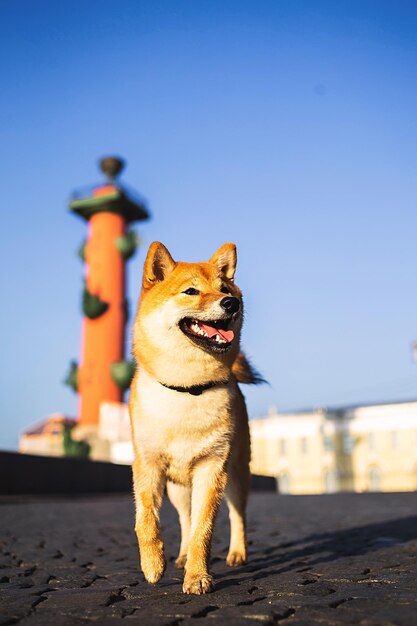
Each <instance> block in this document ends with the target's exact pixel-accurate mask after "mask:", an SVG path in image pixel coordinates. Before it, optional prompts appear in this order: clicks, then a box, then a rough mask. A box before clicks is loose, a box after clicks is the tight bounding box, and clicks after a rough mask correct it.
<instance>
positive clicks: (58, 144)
mask: <svg viewBox="0 0 417 626" xmlns="http://www.w3.org/2000/svg"><path fill="white" fill-rule="evenodd" d="M416 32H417V4H416V3H415V1H410V2H405V1H401V0H400V1H396V2H394V1H393V0H392V1H390V2H384V1H383V0H375V1H367V0H360V1H354V0H349V1H340V2H334V0H328V1H324V0H316V1H314V0H282V1H278V0H274V1H263V0H258V1H257V2H255V1H252V2H245V1H244V0H240V1H239V2H237V1H236V2H234V1H227V0H226V1H223V0H210V1H198V2H196V1H193V0H190V1H188V2H183V1H175V0H170V1H167V2H160V1H158V0H152V1H140V2H137V1H136V0H123V1H116V0H111V1H109V0H100V1H95V0H89V1H88V2H79V1H77V0H74V1H71V2H52V1H51V0H49V1H43V2H42V1H41V0H39V1H37V2H33V1H28V0H26V1H25V0H22V1H20V2H14V3H13V2H5V1H0V48H1V49H0V59H1V61H0V63H1V98H0V120H1V122H0V126H1V136H0V151H1V153H2V159H1V170H2V171H1V174H2V176H1V179H2V193H1V215H2V231H1V232H2V242H1V247H0V249H1V272H2V283H1V284H2V294H3V297H2V306H1V307H0V327H1V330H2V338H1V357H2V374H1V385H2V388H1V422H0V448H13V447H14V446H16V444H17V437H18V432H19V431H21V430H22V429H23V428H24V427H25V426H26V425H28V424H30V423H32V422H34V421H36V420H38V419H40V418H42V417H44V416H46V415H47V414H49V413H51V412H54V411H64V412H66V413H67V414H69V415H75V414H76V407H77V402H76V397H75V396H74V395H73V394H72V392H71V391H70V390H69V389H68V388H66V387H65V386H63V385H62V383H61V381H62V379H63V378H64V376H65V373H66V371H67V367H68V363H69V361H70V359H71V358H78V356H79V350H80V331H81V314H80V306H79V304H80V293H81V280H82V265H81V263H80V262H79V261H78V260H77V258H76V256H75V250H76V249H77V247H78V245H79V243H80V242H81V240H82V239H83V237H84V236H85V233H86V227H85V224H84V223H83V222H82V221H81V220H78V219H77V218H75V217H74V216H72V215H70V214H69V213H68V212H67V209H66V203H67V199H68V197H69V194H70V192H71V190H72V189H73V188H75V187H77V186H80V185H83V184H88V183H92V182H96V181H98V180H100V175H99V174H98V171H97V169H96V165H95V163H96V160H97V158H98V157H99V156H102V155H105V154H112V153H115V154H120V155H122V156H123V157H125V158H126V159H127V160H128V162H129V165H128V168H127V169H126V172H125V176H124V180H125V181H126V182H127V183H129V184H130V185H132V186H134V187H135V188H136V189H138V191H140V192H141V193H142V194H143V195H144V196H145V197H146V198H147V199H148V201H149V206H150V209H151V211H152V214H153V219H152V221H151V222H148V223H146V224H142V225H141V226H140V229H139V230H140V232H141V235H142V237H143V240H144V247H143V249H142V250H141V251H140V253H139V254H138V255H137V256H136V257H135V258H134V260H133V261H131V262H130V265H129V295H130V297H131V299H132V300H134V301H135V300H136V299H137V295H138V292H139V283H140V276H141V267H142V263H143V260H144V254H145V247H146V246H147V245H148V244H149V243H150V242H151V241H153V240H154V239H158V240H160V241H163V242H164V243H165V244H166V245H167V246H168V247H169V248H170V250H171V252H172V254H173V255H174V257H176V258H178V259H182V260H188V261H191V260H203V259H206V258H208V257H209V256H210V255H211V254H212V252H213V251H214V250H215V249H216V248H217V247H218V246H219V245H220V244H222V243H223V242H225V241H229V240H231V241H235V242H236V243H237V246H238V253H239V265H238V274H237V282H238V284H239V285H240V286H241V287H242V289H243V291H244V293H245V295H246V323H245V329H244V335H243V345H244V347H245V349H246V351H247V353H248V354H249V355H250V356H251V357H252V359H253V361H254V363H255V364H256V365H257V366H258V368H259V369H260V370H261V371H262V373H263V374H264V375H265V377H266V378H267V379H268V380H269V381H270V383H271V386H270V387H266V386H265V387H262V388H257V389H248V390H247V393H246V395H247V398H248V403H249V408H250V412H251V415H252V416H256V415H261V414H263V413H264V412H265V411H266V410H267V409H268V406H270V405H272V404H273V405H276V406H277V407H278V408H279V409H281V410H289V409H296V408H300V407H314V406H326V405H327V406H328V405H338V404H344V403H355V402H365V401H388V400H391V399H404V398H416V397H417V365H415V364H413V362H412V360H411V354H410V343H411V342H412V341H413V340H414V339H417V280H416V263H417V243H416V241H417V210H416V202H417V189H416V182H417V121H416V120H417V117H416V111H417V39H416ZM132 308H133V306H132Z"/></svg>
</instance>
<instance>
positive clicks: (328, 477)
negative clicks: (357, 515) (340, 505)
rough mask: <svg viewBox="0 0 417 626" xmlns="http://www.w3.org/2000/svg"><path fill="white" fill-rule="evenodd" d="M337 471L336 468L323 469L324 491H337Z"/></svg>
mask: <svg viewBox="0 0 417 626" xmlns="http://www.w3.org/2000/svg"><path fill="white" fill-rule="evenodd" d="M337 487H338V484H337V472H336V470H334V469H332V470H325V472H324V491H325V492H326V493H336V491H337Z"/></svg>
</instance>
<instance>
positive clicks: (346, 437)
mask: <svg viewBox="0 0 417 626" xmlns="http://www.w3.org/2000/svg"><path fill="white" fill-rule="evenodd" d="M342 446H343V453H344V454H352V452H353V448H354V446H355V439H354V437H352V435H351V434H350V433H343V437H342Z"/></svg>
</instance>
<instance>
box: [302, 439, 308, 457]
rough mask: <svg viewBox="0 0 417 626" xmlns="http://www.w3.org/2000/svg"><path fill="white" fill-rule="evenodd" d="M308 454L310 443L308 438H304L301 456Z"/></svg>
mask: <svg viewBox="0 0 417 626" xmlns="http://www.w3.org/2000/svg"><path fill="white" fill-rule="evenodd" d="M307 452H308V442H307V439H306V437H302V439H301V454H307Z"/></svg>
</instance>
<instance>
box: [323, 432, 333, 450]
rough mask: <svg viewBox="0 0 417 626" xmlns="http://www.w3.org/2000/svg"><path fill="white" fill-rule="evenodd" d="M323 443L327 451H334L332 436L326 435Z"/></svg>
mask: <svg viewBox="0 0 417 626" xmlns="http://www.w3.org/2000/svg"><path fill="white" fill-rule="evenodd" d="M323 445H324V449H325V450H326V452H332V450H333V441H332V438H331V437H329V436H328V435H326V436H325V437H324V439H323Z"/></svg>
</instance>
